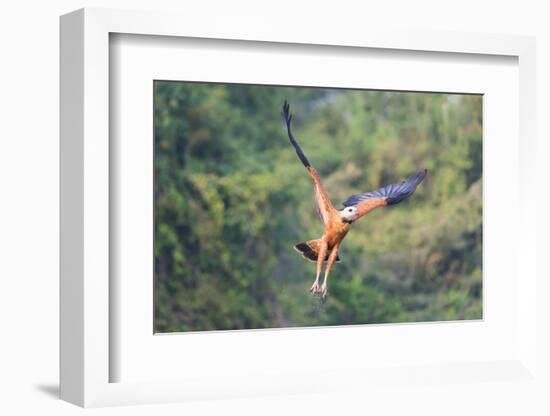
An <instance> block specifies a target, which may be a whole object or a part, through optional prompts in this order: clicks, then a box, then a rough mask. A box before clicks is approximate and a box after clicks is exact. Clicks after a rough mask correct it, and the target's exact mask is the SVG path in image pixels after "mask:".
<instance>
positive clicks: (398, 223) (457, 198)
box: [153, 80, 483, 333]
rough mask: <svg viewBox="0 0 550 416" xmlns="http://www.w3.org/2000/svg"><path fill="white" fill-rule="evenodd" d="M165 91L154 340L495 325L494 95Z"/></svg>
mask: <svg viewBox="0 0 550 416" xmlns="http://www.w3.org/2000/svg"><path fill="white" fill-rule="evenodd" d="M153 88H154V103H153V107H154V108H153V111H154V149H155V154H154V176H155V177H154V181H155V187H154V211H155V218H154V251H155V252H154V258H155V266H154V267H155V270H154V276H155V282H154V285H155V290H154V293H155V295H154V296H155V299H154V309H155V310H154V322H155V332H157V333H158V332H160V333H164V332H189V331H212V330H237V329H262V328H288V327H311V326H324V325H357V324H374V323H378V324H379V323H404V322H427V321H449V320H471V319H481V318H482V103H483V98H482V96H481V95H473V94H472V95H468V94H452V93H427V92H398V91H372V90H357V89H336V88H316V87H287V86H268V85H246V84H223V83H197V82H183V81H163V80H158V81H154V84H153Z"/></svg>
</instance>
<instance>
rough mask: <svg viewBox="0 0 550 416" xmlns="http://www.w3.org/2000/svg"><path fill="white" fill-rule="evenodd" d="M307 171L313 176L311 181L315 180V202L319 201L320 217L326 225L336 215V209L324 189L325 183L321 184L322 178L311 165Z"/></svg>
mask: <svg viewBox="0 0 550 416" xmlns="http://www.w3.org/2000/svg"><path fill="white" fill-rule="evenodd" d="M306 169H307V170H308V172H309V174H310V175H311V179H313V184H314V185H315V200H316V201H317V206H318V208H319V214H320V217H321V219H322V220H323V223H324V224H326V223H327V222H328V221H329V219H330V216H331V215H334V214H335V213H336V209H335V208H334V206H333V205H332V202H330V198H329V197H328V194H327V191H325V188H324V187H323V183H322V182H321V178H319V175H318V174H317V171H316V170H315V169H314V168H313V166H311V165H310V166H308V167H307V168H306Z"/></svg>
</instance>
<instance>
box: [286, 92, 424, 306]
mask: <svg viewBox="0 0 550 416" xmlns="http://www.w3.org/2000/svg"><path fill="white" fill-rule="evenodd" d="M283 118H284V120H285V123H286V129H287V133H288V137H289V139H290V143H292V145H293V146H294V149H295V150H296V154H297V155H298V158H299V159H300V161H301V162H302V163H303V164H304V166H305V167H306V169H307V171H308V172H309V174H310V176H311V178H312V179H313V184H314V186H315V197H316V201H317V207H318V211H319V216H320V217H321V220H322V221H323V224H324V226H325V230H324V233H323V235H322V237H321V238H319V239H316V240H308V241H304V242H302V243H299V244H296V245H295V246H294V248H295V249H296V250H297V251H298V252H300V253H301V254H302V256H303V257H304V258H306V259H308V260H311V261H314V262H316V263H317V271H316V275H315V281H314V282H313V285H312V286H311V289H310V292H311V293H312V294H314V295H317V294H319V295H321V297H322V298H323V299H325V298H326V296H327V290H328V289H327V278H328V275H329V273H330V270H331V269H332V266H333V264H334V262H338V261H340V259H339V257H338V250H339V249H340V244H341V243H342V240H343V239H344V237H345V236H346V234H347V233H348V231H349V229H350V227H351V225H352V224H353V223H354V222H355V221H357V220H358V219H359V218H361V217H363V216H364V215H366V214H368V213H369V212H370V211H372V210H373V209H375V208H378V207H385V206H388V205H395V204H398V203H399V202H401V201H403V200H405V199H407V198H408V197H410V196H411V195H412V194H413V193H414V191H415V190H416V187H417V186H418V184H420V182H422V181H423V180H424V178H425V177H426V174H427V172H428V171H427V170H426V169H424V170H421V171H419V172H418V173H415V174H414V175H411V176H409V177H408V178H407V179H405V180H404V181H401V182H399V183H395V184H391V185H387V186H384V187H382V188H379V189H377V190H375V191H370V192H366V193H362V194H356V195H352V196H350V197H349V198H348V199H346V200H345V201H344V202H343V203H342V205H343V208H342V209H339V210H338V209H336V208H334V206H333V205H332V203H331V202H330V198H329V197H328V194H327V192H326V191H325V188H324V187H323V184H322V182H321V179H320V178H319V175H318V174H317V171H316V170H315V169H314V168H313V166H311V163H309V160H308V159H307V157H306V155H305V154H304V152H303V151H302V149H301V147H300V146H299V145H298V143H297V142H296V139H295V138H294V136H293V135H292V131H291V128H290V123H291V120H292V115H291V114H290V106H289V104H288V103H287V102H286V101H285V103H284V105H283ZM324 262H327V265H326V268H325V276H324V279H323V284H322V285H321V286H319V276H320V275H321V270H322V267H323V263H324Z"/></svg>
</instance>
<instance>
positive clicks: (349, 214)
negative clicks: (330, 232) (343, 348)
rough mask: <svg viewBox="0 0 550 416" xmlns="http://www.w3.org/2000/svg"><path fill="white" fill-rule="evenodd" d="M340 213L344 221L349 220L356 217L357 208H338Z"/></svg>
mask: <svg viewBox="0 0 550 416" xmlns="http://www.w3.org/2000/svg"><path fill="white" fill-rule="evenodd" d="M340 215H341V216H342V219H344V220H345V221H348V222H351V221H353V220H354V219H355V217H357V208H356V207H353V206H352V207H345V208H343V209H341V210H340Z"/></svg>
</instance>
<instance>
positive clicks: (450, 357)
mask: <svg viewBox="0 0 550 416" xmlns="http://www.w3.org/2000/svg"><path fill="white" fill-rule="evenodd" d="M180 18H181V16H180V17H179V18H178V17H176V16H171V15H167V14H161V13H159V14H155V13H152V14H150V13H142V12H122V11H112V10H95V9H92V10H89V9H86V10H80V11H77V12H74V13H72V14H69V15H66V16H63V17H62V19H61V80H62V88H61V101H62V107H61V109H62V120H61V209H62V221H61V245H62V246H61V249H62V260H61V289H62V293H61V332H62V333H61V396H62V398H64V399H65V400H68V401H70V402H73V403H76V404H79V405H82V406H100V405H111V404H136V403H154V402H163V401H181V400H192V399H196V398H219V397H222V398H223V397H243V396H244V397H248V396H254V395H268V394H285V393H291V394H296V393H302V392H303V393H307V392H312V391H318V392H319V391H321V392H323V391H324V392H329V391H338V390H342V389H346V390H349V389H360V388H361V386H363V387H364V386H367V385H368V386H369V388H374V389H376V388H377V386H379V385H387V384H388V383H396V384H398V385H407V384H410V383H417V382H420V383H428V384H429V383H430V382H433V381H434V380H436V381H438V382H452V381H456V380H462V381H463V382H467V383H473V384H475V383H480V382H482V381H495V382H498V381H503V380H506V381H511V382H514V381H518V382H521V381H524V380H529V379H532V377H533V374H534V373H535V369H536V362H535V361H534V351H535V346H536V337H535V327H534V324H533V322H534V318H535V316H536V309H535V304H534V303H533V302H532V299H533V294H534V288H535V280H536V272H535V270H534V262H533V261H532V257H531V256H532V255H533V254H532V253H533V250H531V248H532V247H533V245H534V244H535V242H534V235H533V234H532V232H531V231H530V230H532V229H533V221H534V219H533V217H532V216H530V215H527V211H526V207H528V206H529V202H530V198H531V193H530V192H529V187H530V186H531V185H530V184H529V182H528V180H527V178H528V177H529V172H530V171H531V169H532V168H533V160H534V155H533V152H532V151H531V147H530V146H531V143H532V141H533V140H534V132H533V130H532V123H531V122H530V117H531V116H532V114H533V111H532V109H533V107H534V98H533V97H534V79H533V78H532V73H533V71H534V46H533V43H534V42H533V40H532V39H530V38H522V37H512V36H489V35H477V34H476V35H473V34H470V35H464V34H439V35H438V36H427V35H426V34H424V33H416V34H414V33H409V34H407V35H406V36H404V35H403V34H400V33H393V34H388V33H386V34H384V33H380V32H376V31H372V32H366V33H364V34H363V35H362V37H360V38H357V37H349V36H345V35H342V36H334V37H331V38H330V39H327V38H325V37H324V36H323V34H322V33H315V32H311V33H308V35H307V36H308V37H307V38H304V36H305V35H304V34H301V33H299V32H294V31H290V32H284V33H283V32H281V31H279V30H277V29H276V28H275V27H269V26H266V27H265V28H264V29H263V30H257V29H256V31H254V30H252V29H251V31H250V32H249V33H248V34H247V36H242V35H234V34H232V32H231V30H230V28H229V27H228V26H223V25H219V26H216V28H215V29H205V28H204V27H203V26H200V25H198V24H193V23H192V22H190V23H189V25H181V21H180V20H179V19H180ZM186 21H189V19H186ZM518 149H519V152H518ZM502 207H506V210H503V209H502ZM510 218H514V219H516V220H517V221H516V220H514V221H512V222H510ZM520 271H521V276H520ZM520 277H521V278H520ZM220 346H223V348H220ZM326 374H331V375H333V376H332V377H324V376H323V375H326ZM320 380H323V381H322V382H321V381H320Z"/></svg>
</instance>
